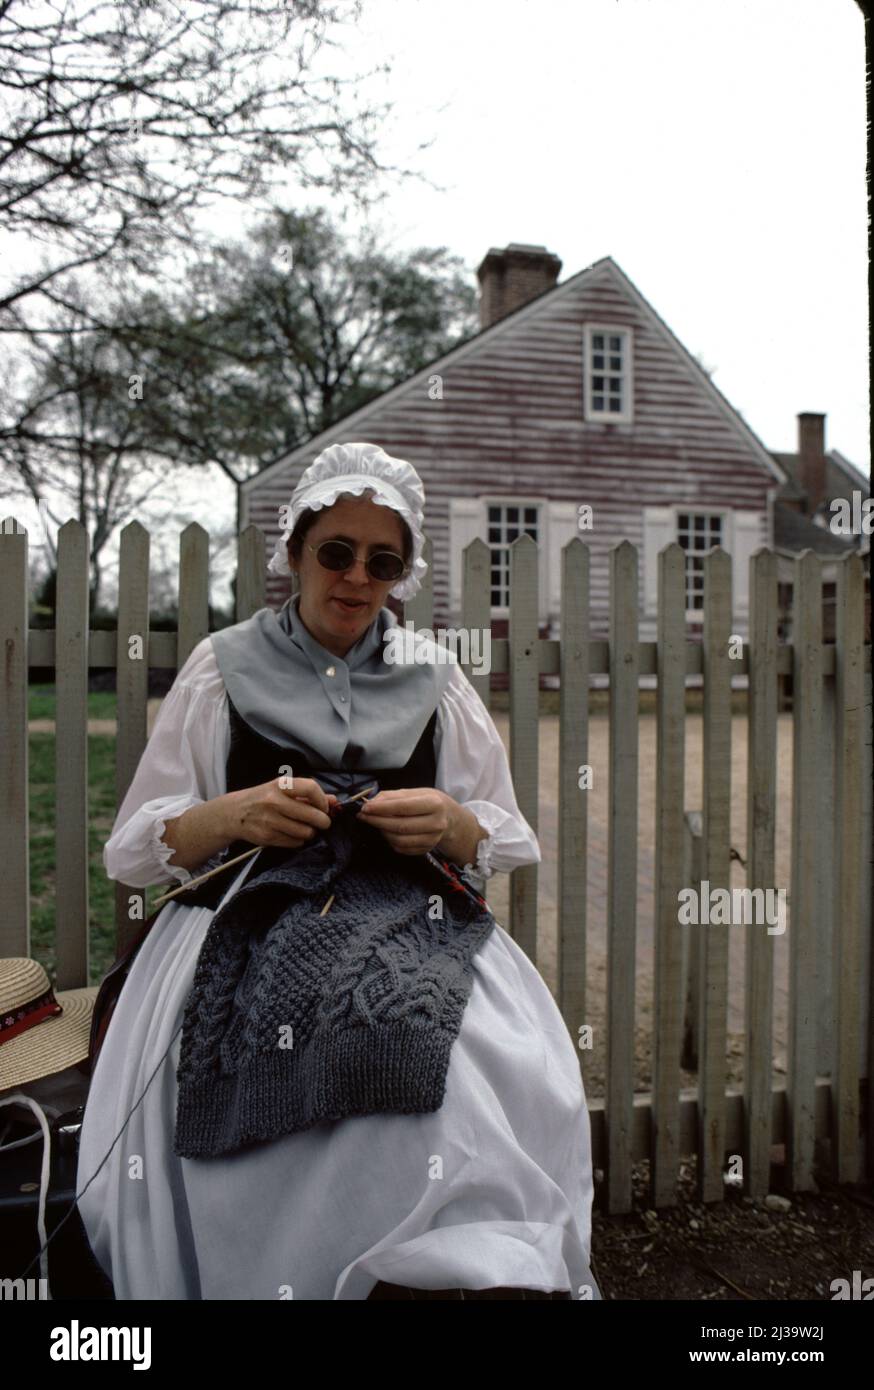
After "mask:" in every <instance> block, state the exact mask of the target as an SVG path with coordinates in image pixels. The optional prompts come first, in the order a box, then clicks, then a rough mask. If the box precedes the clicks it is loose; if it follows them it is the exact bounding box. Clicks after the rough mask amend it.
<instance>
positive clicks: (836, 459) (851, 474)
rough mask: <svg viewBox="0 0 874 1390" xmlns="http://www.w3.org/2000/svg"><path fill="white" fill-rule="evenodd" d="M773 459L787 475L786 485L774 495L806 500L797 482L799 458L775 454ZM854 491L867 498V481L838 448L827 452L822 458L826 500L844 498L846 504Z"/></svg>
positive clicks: (798, 456)
mask: <svg viewBox="0 0 874 1390" xmlns="http://www.w3.org/2000/svg"><path fill="white" fill-rule="evenodd" d="M774 458H775V459H776V460H777V462H778V463H779V464H780V465H781V466H782V467H783V468H784V469H785V471H786V473H787V474H788V478H787V481H786V483H785V484H784V485H783V487H781V488H780V491H779V492H778V493H777V496H778V498H781V499H783V498H785V499H792V500H796V499H797V500H799V501H800V500H801V499H802V498H804V497H806V496H807V493H806V492H805V490H804V486H803V484H802V483H801V481H800V473H801V463H800V455H798V454H785V453H775V454H774ZM854 492H861V493H862V496H863V498H864V497H868V496H870V492H869V480H868V479H867V478H866V477H865V475H864V473H862V472H861V471H860V470H859V469H858V468H857V467H856V465H855V464H853V463H850V460H849V459H848V458H845V457H844V455H843V454H841V453H839V452H838V450H837V449H829V451H828V453H827V454H826V455H825V496H826V497H827V498H828V499H829V500H830V499H831V498H832V497H845V498H846V499H847V501H851V500H852V495H853V493H854Z"/></svg>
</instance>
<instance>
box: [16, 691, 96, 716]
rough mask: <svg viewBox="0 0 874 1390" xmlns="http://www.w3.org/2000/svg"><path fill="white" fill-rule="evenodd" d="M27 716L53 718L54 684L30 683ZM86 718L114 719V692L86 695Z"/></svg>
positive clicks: (94, 692)
mask: <svg viewBox="0 0 874 1390" xmlns="http://www.w3.org/2000/svg"><path fill="white" fill-rule="evenodd" d="M27 717H28V719H54V717H55V687H54V685H32V686H31V687H30V689H29V691H28V701H27ZM88 718H89V719H114V718H115V692H114V691H112V690H106V691H103V690H95V691H92V692H91V694H90V695H89V696H88Z"/></svg>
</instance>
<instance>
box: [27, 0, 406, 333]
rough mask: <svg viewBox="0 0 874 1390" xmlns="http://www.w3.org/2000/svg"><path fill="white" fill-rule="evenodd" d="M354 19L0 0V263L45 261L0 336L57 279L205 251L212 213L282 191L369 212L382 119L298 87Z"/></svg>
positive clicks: (346, 100)
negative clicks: (18, 255)
mask: <svg viewBox="0 0 874 1390" xmlns="http://www.w3.org/2000/svg"><path fill="white" fill-rule="evenodd" d="M360 8H361V0H279V3H272V2H271V0H244V2H243V3H241V2H240V0H112V3H104V0H57V3H47V4H44V5H42V6H37V5H33V4H31V3H27V2H26V0H0V217H2V219H3V226H4V229H5V231H6V232H7V233H9V234H11V236H12V244H13V247H16V246H17V247H18V248H20V249H22V250H24V251H26V252H28V253H29V252H32V250H33V249H34V248H35V247H37V248H39V249H40V250H41V252H42V261H41V264H40V265H39V266H38V267H35V268H30V269H28V270H26V271H24V272H23V273H21V274H19V275H18V276H15V277H13V279H12V281H11V283H10V284H8V285H7V286H6V287H5V288H4V289H3V290H2V292H0V331H2V332H6V333H15V332H18V331H20V330H21V329H22V328H24V327H30V328H31V329H36V328H38V327H39V326H40V324H41V322H42V320H41V319H40V311H42V312H43V316H44V314H45V310H46V308H47V306H48V305H58V304H64V303H66V292H65V277H66V276H67V275H68V274H69V273H70V272H71V271H77V270H78V271H81V270H82V269H83V268H84V267H96V266H100V267H101V268H102V269H103V271H104V272H105V273H108V272H109V271H111V270H115V271H118V270H120V269H122V268H124V267H130V266H132V265H136V264H138V263H139V264H140V265H148V267H149V270H150V272H154V271H155V270H156V267H157V265H158V263H159V261H160V259H161V258H162V257H165V256H167V255H170V254H172V253H177V254H178V252H179V251H180V250H182V249H184V248H185V247H190V246H191V245H192V244H193V242H194V239H195V237H196V236H199V237H200V240H201V242H202V239H203V233H202V230H201V231H200V232H197V231H196V228H197V224H198V214H199V213H201V212H202V211H203V209H204V208H205V207H206V206H207V204H208V203H210V202H212V201H213V200H215V199H216V198H222V197H225V198H227V197H230V198H237V199H244V200H246V201H247V202H248V203H249V204H250V205H252V204H253V203H254V201H255V200H256V199H259V198H265V199H266V200H271V199H272V195H273V192H274V190H276V189H278V188H280V187H281V188H282V189H283V190H287V188H288V184H289V180H290V178H293V179H294V180H295V181H296V182H297V183H298V184H299V185H300V186H302V187H305V188H308V187H320V188H328V189H331V190H334V191H336V190H338V189H340V188H342V190H343V192H344V195H347V196H349V197H350V198H353V199H357V200H360V201H361V202H362V204H366V203H367V202H368V200H369V199H370V197H371V193H370V189H371V187H372V184H373V179H374V176H375V175H377V174H379V173H385V172H387V171H388V166H384V165H382V164H380V163H379V161H378V159H377V155H376V152H375V131H376V129H377V126H378V122H379V121H380V120H381V119H382V118H383V116H384V115H385V113H386V111H387V110H388V109H390V108H389V106H388V104H384V105H381V106H378V107H372V106H362V105H361V104H360V103H358V101H357V100H356V97H355V93H354V91H353V92H350V91H349V90H348V88H349V87H350V85H352V84H351V83H350V80H349V79H346V80H341V79H339V78H337V77H332V76H318V77H317V76H316V75H314V72H313V71H312V68H313V65H314V59H315V57H316V55H317V54H318V53H319V50H320V49H322V48H323V47H324V46H326V45H329V44H330V45H332V46H337V45H336V43H335V41H334V40H333V39H332V37H331V35H332V34H333V33H334V32H335V31H338V30H339V29H340V28H341V27H342V26H343V25H344V24H348V23H349V22H350V21H354V20H355V19H357V18H358V17H359V15H360ZM387 70H388V68H387V65H380V67H379V68H377V69H376V71H387ZM347 107H350V108H351V109H350V110H347V109H346V108H347ZM403 172H404V173H405V174H406V173H409V172H410V171H403ZM90 323H91V326H92V327H93V326H98V325H99V319H98V317H97V316H96V315H92V316H91V317H90ZM44 331H58V330H57V329H55V330H52V329H51V328H49V327H48V326H46V328H45V329H44Z"/></svg>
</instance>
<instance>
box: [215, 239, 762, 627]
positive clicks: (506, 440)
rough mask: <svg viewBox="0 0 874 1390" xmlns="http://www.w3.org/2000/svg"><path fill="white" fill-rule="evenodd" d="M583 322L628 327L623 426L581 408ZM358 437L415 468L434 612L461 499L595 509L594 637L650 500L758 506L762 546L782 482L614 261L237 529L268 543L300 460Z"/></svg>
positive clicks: (314, 444)
mask: <svg viewBox="0 0 874 1390" xmlns="http://www.w3.org/2000/svg"><path fill="white" fill-rule="evenodd" d="M587 322H598V323H612V324H616V326H617V327H628V328H630V329H631V330H632V334H633V398H634V418H633V422H632V423H622V424H619V423H609V424H608V423H605V422H603V421H587V420H585V419H584V418H583V343H584V325H585V324H586V323H587ZM434 376H439V377H440V378H441V382H442V392H443V397H442V399H440V400H432V399H431V398H430V395H429V391H430V390H431V386H432V380H433V377H434ZM352 440H369V441H372V442H374V443H377V444H380V445H381V446H382V447H383V448H384V449H385V450H386V451H387V452H388V453H389V454H393V455H396V456H397V457H400V458H406V459H408V460H409V461H410V462H411V463H412V464H414V466H415V467H416V468H417V469H418V471H419V472H420V474H421V476H422V481H423V483H424V486H425V492H426V497H427V504H426V513H425V528H426V531H427V534H428V535H429V536H430V537H431V540H432V542H433V546H434V551H433V556H434V611H435V615H436V616H438V617H439V618H440V619H441V621H443V620H446V619H447V618H448V617H450V616H452V615H451V614H450V613H449V608H448V605H449V544H450V535H449V504H450V501H451V499H452V498H454V497H482V496H487V495H495V496H496V497H504V498H508V499H511V498H513V497H514V496H519V497H526V498H534V499H539V500H541V501H544V502H552V501H555V502H559V501H564V502H573V503H577V504H578V503H581V502H586V503H589V504H590V505H591V506H592V508H593V511H594V523H595V526H594V530H593V531H591V532H588V531H587V532H586V533H584V536H583V538H584V539H585V540H586V542H587V543H588V544H590V546H591V554H592V574H591V603H592V621H593V624H594V627H595V629H596V630H597V631H599V632H605V631H606V628H607V618H608V575H607V567H606V566H607V562H606V556H607V553H608V552H609V550H610V548H611V546H613V545H615V544H616V543H617V541H620V540H622V539H628V540H630V541H631V543H632V544H633V545H635V546H640V545H641V544H642V542H643V508H645V507H651V506H665V505H676V504H685V505H688V506H690V507H696V508H702V507H705V508H706V507H713V508H719V509H724V508H732V509H734V510H741V511H744V512H747V513H754V514H757V515H758V516H759V518H760V531H761V541H762V544H768V543H769V542H770V536H769V533H768V525H767V500H768V491H769V489H771V488H774V487H775V486H777V484H778V481H779V478H778V476H777V475H776V473H775V471H774V469H773V467H770V466H769V463H768V461H767V455H766V453H765V450H764V448H763V446H762V445H761V443H760V442H759V441H758V440H757V439H756V438H755V436H754V435H752V434H751V433H750V431H749V429H748V427H747V426H746V425H745V423H744V422H743V420H742V419H741V417H740V416H739V415H738V414H737V413H736V412H735V411H734V410H733V408H732V407H731V406H730V405H729V404H728V403H727V402H726V401H725V400H724V398H722V397H721V396H720V395H719V393H718V392H715V391H714V389H713V388H712V386H711V384H710V383H709V381H708V379H707V377H706V375H705V373H704V372H703V371H702V370H701V369H700V367H698V365H697V364H696V363H695V362H694V361H693V360H692V359H691V358H690V357H689V355H688V353H687V352H686V351H685V349H684V348H683V347H682V345H681V344H680V343H679V342H678V341H677V339H676V338H675V337H674V336H673V334H672V333H671V332H670V330H669V329H668V328H667V326H666V325H665V324H664V323H663V322H662V320H660V319H659V317H658V315H657V314H656V313H655V312H654V310H653V309H652V308H651V306H649V305H647V303H646V301H645V300H643V299H642V297H641V296H640V295H639V292H638V291H637V290H636V289H635V287H634V286H633V285H632V284H631V282H630V281H629V280H628V279H627V277H626V276H625V275H624V274H623V272H622V271H621V270H620V269H619V267H618V266H617V265H616V264H615V263H614V262H613V261H612V260H611V259H610V258H609V257H608V258H606V259H605V260H603V261H599V262H597V263H596V264H595V265H594V266H592V267H590V268H589V270H587V271H583V272H581V273H580V274H579V275H577V276H575V277H573V278H572V279H571V280H569V281H567V282H566V283H565V284H563V285H559V286H556V287H555V289H554V290H552V291H550V292H549V293H547V294H544V295H541V296H539V297H538V299H537V301H536V302H535V303H533V304H531V305H528V306H526V307H525V308H523V309H522V310H519V311H517V312H516V313H514V314H511V315H510V316H509V317H508V318H507V319H505V320H503V321H502V322H500V323H498V324H496V325H494V326H493V327H492V328H490V329H488V330H486V331H485V332H483V333H481V334H479V335H477V337H476V338H474V339H472V340H470V341H469V342H468V343H466V344H463V345H462V346H461V347H460V348H458V349H455V350H454V352H452V353H449V354H448V355H447V356H446V357H444V358H442V359H440V360H439V361H438V362H435V363H433V364H432V365H431V366H430V367H428V368H426V369H425V370H424V371H423V372H420V373H418V374H417V375H416V376H415V377H413V378H411V380H410V381H409V382H408V383H405V384H404V385H402V386H401V387H399V388H395V389H394V390H393V391H390V392H388V393H386V395H385V396H384V397H382V398H380V399H379V400H377V401H375V402H373V403H372V404H371V405H370V406H367V407H364V409H363V410H361V411H358V412H356V413H355V414H354V415H353V416H351V417H349V420H348V422H344V423H343V424H342V425H341V426H339V427H335V428H334V429H332V430H330V431H326V432H324V433H323V434H321V435H319V436H318V437H317V438H315V439H314V440H312V441H310V443H309V444H308V445H307V446H305V447H304V448H302V449H300V450H297V451H295V453H294V454H292V455H290V456H289V459H288V460H287V461H285V462H283V463H280V464H277V465H274V466H273V467H272V468H270V469H268V470H266V471H265V473H264V475H263V476H262V477H260V478H256V479H254V480H252V481H251V482H249V483H247V484H246V485H245V486H244V489H243V500H242V509H241V517H242V522H243V524H246V523H247V522H250V521H251V522H254V523H255V524H256V525H257V526H259V527H261V528H262V529H263V530H264V531H265V532H266V533H267V535H268V538H269V540H270V543H271V548H272V544H273V543H275V537H276V534H277V531H278V515H279V508H280V507H281V506H282V505H283V504H284V503H286V502H287V501H288V498H289V496H290V494H291V492H292V490H293V488H294V486H295V484H296V482H297V480H298V478H299V477H300V474H301V472H302V470H303V468H304V467H305V466H306V465H307V464H308V463H310V462H311V461H312V460H313V459H314V458H315V457H316V455H317V454H318V453H319V452H321V450H322V448H324V447H326V446H327V445H328V444H329V443H334V442H338V441H352ZM642 582H643V581H642V578H641V584H642ZM287 593H288V587H287V584H286V583H283V582H280V581H275V580H272V579H271V581H270V583H269V584H268V599H269V601H270V602H276V603H278V602H281V601H282V599H283V598H284V597H285V595H286V594H287ZM642 599H643V593H642V590H641V600H642ZM550 617H551V619H553V620H554V618H555V615H554V614H552V613H550Z"/></svg>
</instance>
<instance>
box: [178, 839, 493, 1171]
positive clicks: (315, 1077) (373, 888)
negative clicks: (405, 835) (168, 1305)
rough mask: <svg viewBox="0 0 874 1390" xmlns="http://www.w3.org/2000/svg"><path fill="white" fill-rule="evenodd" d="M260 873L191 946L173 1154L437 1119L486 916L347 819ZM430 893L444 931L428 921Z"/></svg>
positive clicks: (268, 862)
mask: <svg viewBox="0 0 874 1390" xmlns="http://www.w3.org/2000/svg"><path fill="white" fill-rule="evenodd" d="M259 863H262V865H263V866H262V868H261V869H260V870H257V869H256V870H255V871H254V872H253V874H252V876H251V877H250V878H249V880H248V881H247V882H246V883H245V884H244V885H243V887H242V888H241V889H240V890H239V891H238V892H237V893H236V894H235V895H234V897H233V898H232V899H231V900H230V902H228V903H227V904H226V905H225V906H224V907H223V908H222V909H221V910H220V911H219V912H218V913H217V914H216V916H215V917H214V918H213V920H212V922H211V923H210V926H209V929H208V932H207V935H206V937H205V938H204V942H203V946H202V947H201V951H200V955H199V958H198V962H197V968H196V971H195V976H194V981H193V984H192V988H191V992H190V994H189V996H188V1000H187V1003H186V1009H185V1015H184V1022H183V1030H182V1042H181V1052H180V1061H179V1068H178V1072H177V1080H178V1099H177V1111H176V1132H175V1138H174V1149H175V1151H176V1153H177V1154H179V1155H180V1157H183V1158H206V1157H214V1156H217V1155H219V1154H224V1153H229V1152H232V1151H233V1150H236V1149H239V1148H243V1147H245V1146H246V1145H249V1144H252V1143H257V1142H260V1141H263V1140H269V1139H273V1138H277V1137H279V1136H280V1135H282V1134H290V1133H294V1132H295V1131H297V1130H303V1129H308V1128H310V1127H311V1126H312V1125H316V1124H319V1123H322V1122H324V1121H330V1120H337V1119H342V1118H344V1117H346V1116H350V1115H369V1114H375V1113H386V1112H391V1113H402V1114H417V1113H425V1112H430V1111H434V1110H439V1108H440V1106H441V1105H442V1103H443V1097H444V1093H445V1087H446V1074H447V1071H448V1067H449V1055H450V1051H451V1048H452V1044H453V1042H454V1041H455V1039H456V1037H457V1036H458V1032H459V1029H460V1027H461V1020H462V1016H463V1013H464V1009H465V1005H466V1003H467V1000H468V998H469V996H470V991H471V987H472V985H473V957H474V956H475V954H476V952H477V951H478V950H479V948H480V946H481V945H482V944H483V942H484V941H485V940H486V939H487V937H488V936H489V933H490V932H491V931H492V929H493V927H494V925H495V919H494V917H493V916H492V914H491V912H490V911H489V910H488V909H487V908H482V907H481V906H480V905H479V903H477V902H476V901H475V899H474V898H472V897H468V895H467V894H466V893H464V892H462V891H458V890H453V889H452V888H451V887H450V885H449V884H448V883H447V881H446V880H445V879H444V878H443V877H442V876H441V875H440V874H439V873H438V872H437V870H436V869H435V868H434V867H433V866H432V865H431V864H429V863H428V861H427V860H426V859H424V858H423V857H421V856H412V855H400V854H397V853H395V852H394V851H393V850H391V848H390V847H389V846H388V845H387V844H386V842H385V841H384V839H383V838H382V836H381V835H380V834H379V832H378V831H376V830H375V829H374V828H373V827H372V826H367V825H364V824H362V823H361V822H360V821H356V820H355V819H354V818H352V817H348V818H347V817H341V818H339V819H338V820H337V821H336V822H335V824H334V826H333V827H332V830H331V833H330V835H320V836H317V837H316V839H315V840H313V841H311V842H310V843H309V844H308V845H305V846H304V847H302V848H301V849H298V850H294V851H291V852H288V851H279V850H277V851H262V854H261V856H260V859H259ZM332 893H334V894H335V897H334V901H333V902H332V904H331V906H330V909H329V911H328V912H327V913H326V915H325V916H324V917H322V916H320V915H319V914H320V913H321V910H322V908H323V907H324V905H325V903H326V901H327V900H328V898H329V897H330V895H331V894H332ZM434 895H439V897H440V899H441V900H442V913H443V915H442V919H441V918H436V917H432V915H431V914H430V912H429V907H430V906H431V904H432V900H433V897H434ZM289 1030H291V1031H290V1035H289ZM283 1039H284V1040H285V1045H283ZM289 1041H290V1044H291V1045H290V1046H289V1045H288V1043H289Z"/></svg>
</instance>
